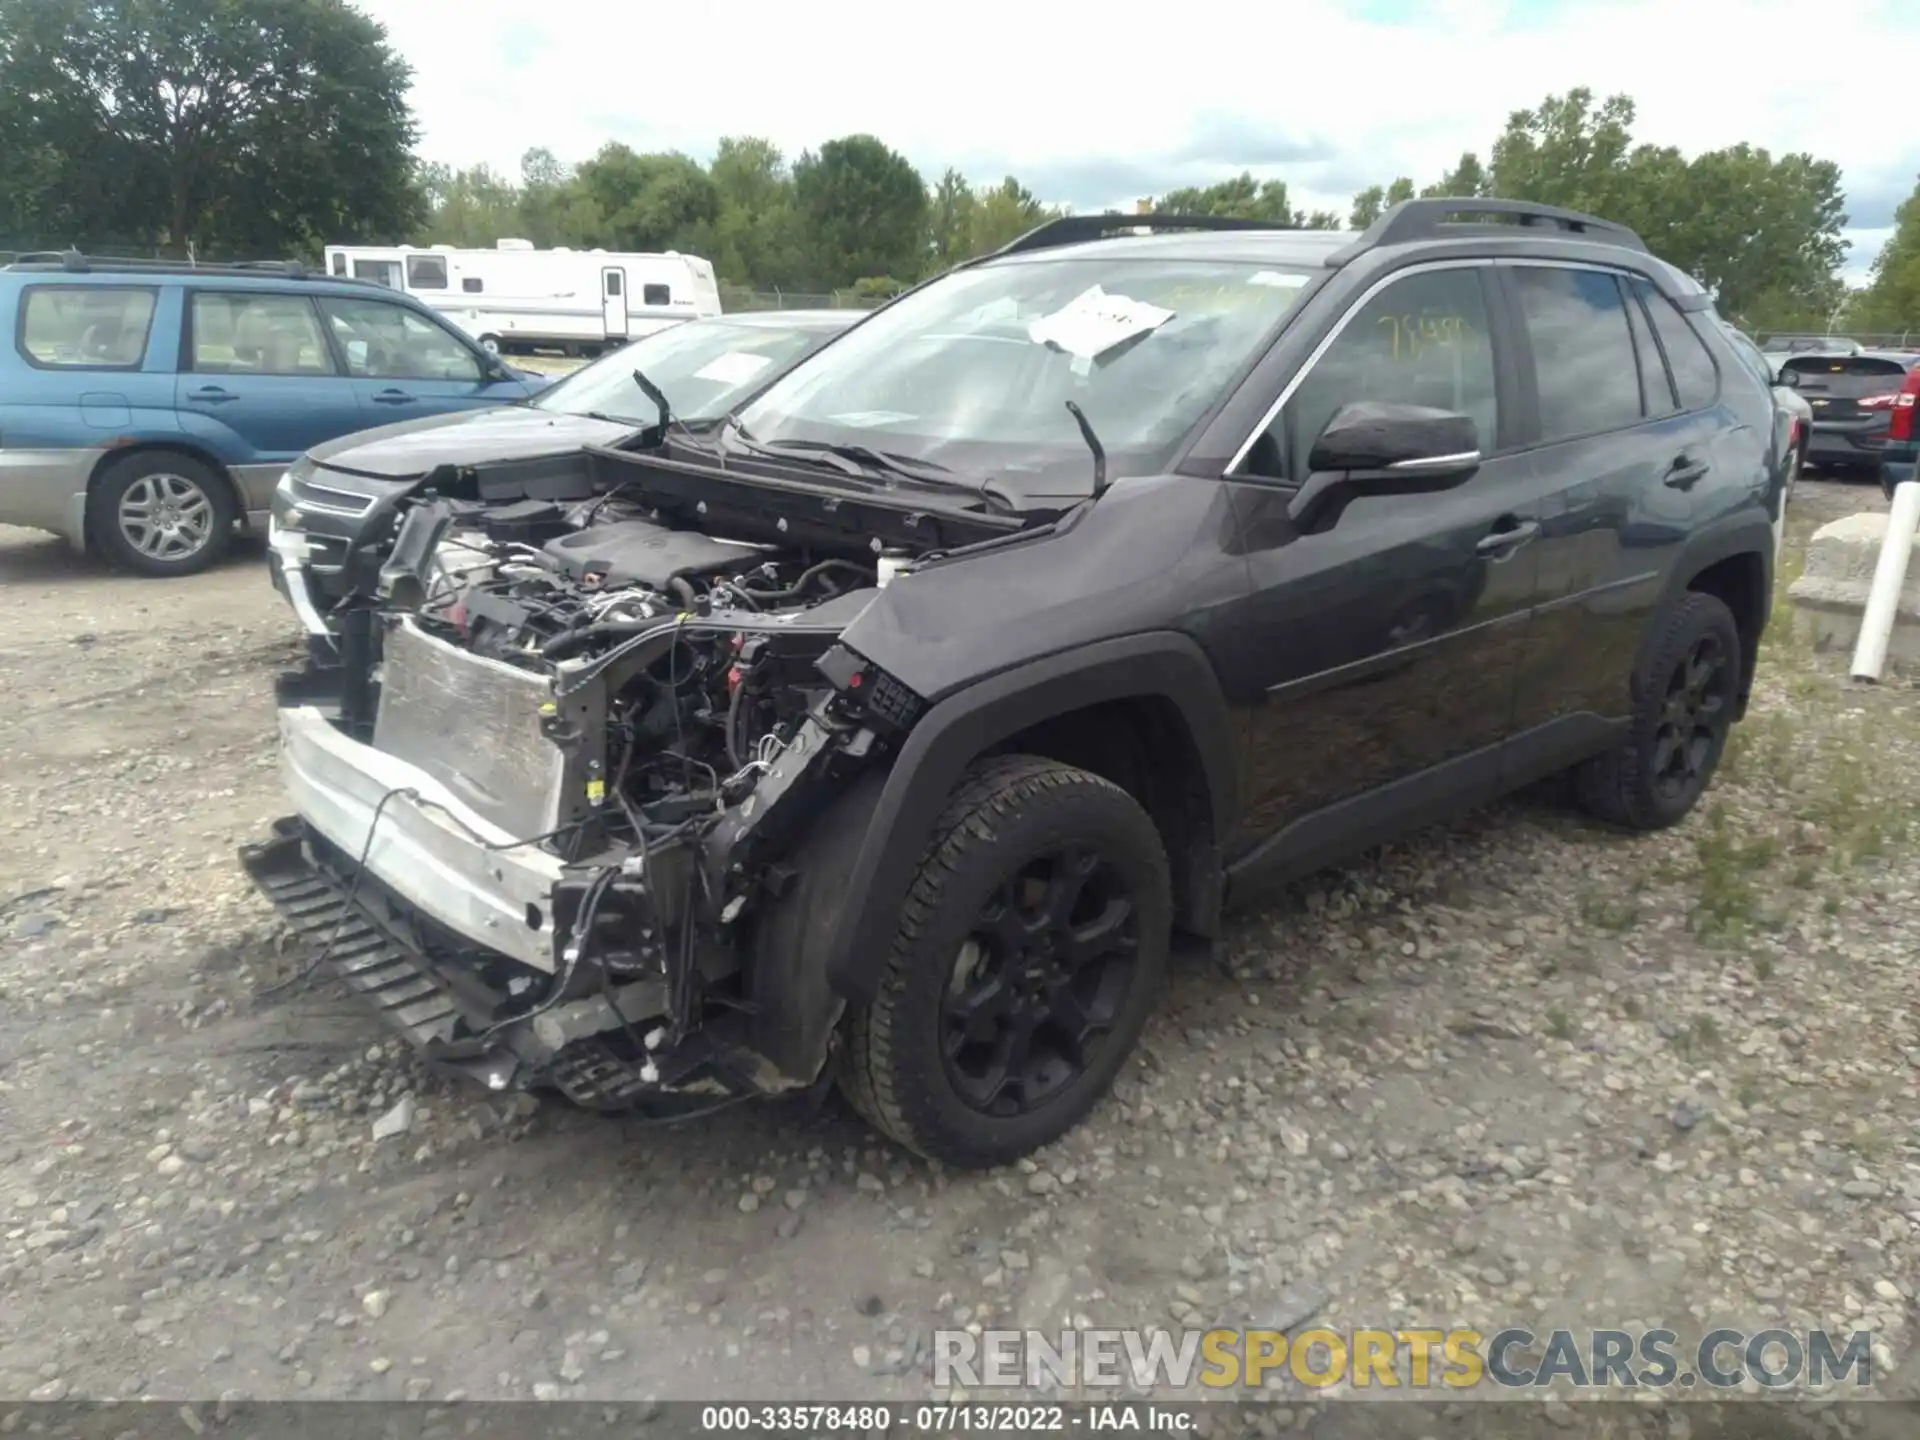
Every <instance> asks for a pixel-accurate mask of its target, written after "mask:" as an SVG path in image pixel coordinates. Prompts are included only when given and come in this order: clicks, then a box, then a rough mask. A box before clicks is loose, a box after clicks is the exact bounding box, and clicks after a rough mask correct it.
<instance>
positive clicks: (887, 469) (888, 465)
mask: <svg viewBox="0 0 1920 1440" xmlns="http://www.w3.org/2000/svg"><path fill="white" fill-rule="evenodd" d="M722 423H723V426H724V427H725V428H726V429H728V430H731V431H732V433H733V437H734V441H735V443H736V444H738V445H740V446H741V447H742V448H744V449H745V450H746V451H747V452H748V453H749V454H753V455H762V456H765V457H766V458H767V459H769V460H808V459H817V460H821V461H824V462H826V463H827V464H830V465H832V466H833V467H834V469H836V470H840V471H842V472H843V473H845V474H848V475H854V476H858V477H860V478H862V479H871V478H872V477H873V474H874V472H875V471H878V472H880V473H881V474H882V475H898V476H899V477H900V478H901V479H903V480H914V481H918V482H919V483H920V484H923V485H937V486H939V487H940V488H941V489H953V490H965V491H967V492H968V493H969V494H974V495H978V496H980V498H981V499H983V500H987V501H990V502H991V503H992V504H993V505H995V506H996V507H997V508H999V509H1001V510H1003V511H1006V512H1007V513H1009V514H1014V513H1018V511H1019V508H1020V507H1019V506H1018V505H1016V504H1015V503H1014V502H1013V500H1012V499H1011V498H1010V497H1009V496H1008V495H1007V493H1006V491H1004V490H1003V489H1001V488H1000V486H999V484H998V482H996V481H993V480H988V481H986V482H984V483H983V484H980V485H969V484H967V483H966V482H965V481H963V480H960V479H959V478H957V477H955V476H954V473H953V471H952V470H951V469H949V468H948V467H947V466H945V465H942V464H941V463H940V462H939V461H938V460H923V459H921V458H920V457H919V456H918V455H902V454H899V453H898V452H896V451H891V450H876V449H874V448H873V447H872V446H871V445H859V444H844V443H836V442H833V441H828V440H756V439H754V438H753V436H752V435H750V434H748V433H747V427H746V426H744V425H742V424H741V423H740V422H739V421H738V420H737V419H735V418H734V417H733V416H731V415H729V416H728V417H727V418H726V420H725V421H724V422H722Z"/></svg>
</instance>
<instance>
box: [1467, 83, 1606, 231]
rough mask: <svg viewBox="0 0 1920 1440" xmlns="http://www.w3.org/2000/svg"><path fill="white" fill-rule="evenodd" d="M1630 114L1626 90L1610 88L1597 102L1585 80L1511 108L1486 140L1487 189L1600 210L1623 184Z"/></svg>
mask: <svg viewBox="0 0 1920 1440" xmlns="http://www.w3.org/2000/svg"><path fill="white" fill-rule="evenodd" d="M1633 119H1634V108H1633V101H1632V100H1631V99H1630V98H1629V97H1627V96H1625V95H1611V96H1609V97H1608V98H1607V99H1606V100H1604V101H1602V102H1601V103H1600V105H1599V106H1598V107H1596V106H1595V105H1594V102H1593V92H1592V91H1591V90H1588V89H1585V88H1580V89H1575V90H1569V91H1568V92H1567V93H1566V94H1565V95H1549V96H1548V97H1547V98H1546V99H1545V100H1543V101H1542V102H1541V103H1540V105H1539V106H1538V107H1537V108H1535V109H1533V110H1516V111H1514V112H1513V113H1512V114H1511V115H1509V116H1508V117H1507V128H1506V129H1505V130H1504V131H1503V132H1502V133H1501V135H1500V138H1499V139H1498V140H1496V141H1494V144H1493V169H1492V177H1491V178H1492V187H1493V188H1492V193H1493V194H1495V195H1499V196H1504V197H1508V198H1511V199H1515V200H1533V201H1537V202H1539V203H1541V204H1544V205H1561V206H1565V207H1567V208H1568V209H1573V210H1587V211H1590V212H1592V213H1594V214H1598V215H1606V214H1607V213H1608V211H1609V210H1612V209H1617V208H1618V207H1617V206H1615V205H1614V204H1613V202H1614V200H1615V199H1616V197H1618V196H1619V195H1620V193H1621V191H1622V190H1623V189H1624V188H1628V185H1627V180H1626V177H1625V175H1624V173H1623V171H1624V166H1625V163H1626V159H1627V154H1628V152H1629V150H1631V149H1632V145H1633Z"/></svg>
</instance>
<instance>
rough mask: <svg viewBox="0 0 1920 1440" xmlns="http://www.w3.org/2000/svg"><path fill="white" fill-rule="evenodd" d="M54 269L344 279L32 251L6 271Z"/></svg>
mask: <svg viewBox="0 0 1920 1440" xmlns="http://www.w3.org/2000/svg"><path fill="white" fill-rule="evenodd" d="M56 267H57V268H58V269H60V270H64V271H66V272H67V273H68V274H73V275H86V274H92V273H94V272H96V271H99V272H104V273H106V274H109V275H113V274H135V275H248V276H261V275H280V276H284V277H286V278H287V279H289V280H344V279H346V277H345V276H344V275H328V274H326V273H325V272H324V271H319V270H313V269H310V268H309V267H308V266H306V265H304V264H302V263H301V262H300V261H298V260H235V261H229V262H222V263H219V264H207V265H203V264H199V263H197V262H194V261H190V260H137V259H118V258H115V257H113V256H108V255H86V254H83V253H82V252H80V251H78V250H33V251H27V252H24V253H22V254H19V255H16V256H15V257H14V258H13V260H12V261H11V262H10V263H9V264H8V266H7V267H6V268H8V269H32V270H45V269H53V268H56Z"/></svg>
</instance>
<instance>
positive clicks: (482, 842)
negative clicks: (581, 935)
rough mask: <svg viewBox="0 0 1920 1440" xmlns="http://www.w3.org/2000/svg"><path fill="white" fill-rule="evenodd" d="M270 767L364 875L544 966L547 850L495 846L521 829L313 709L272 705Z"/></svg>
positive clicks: (469, 934)
mask: <svg viewBox="0 0 1920 1440" xmlns="http://www.w3.org/2000/svg"><path fill="white" fill-rule="evenodd" d="M280 768H281V776H282V779H283V780H284V781H285V784H286V788H287V794H288V797H289V798H290V799H291V800H292V802H293V805H294V808H295V809H296V810H297V811H298V812H299V813H300V815H301V816H302V817H303V818H304V819H305V820H306V822H307V823H308V824H310V825H312V826H313V827H314V829H316V830H318V831H319V832H320V833H321V834H322V835H324V836H325V837H326V838H327V839H328V840H329V841H331V842H332V843H333V844H334V845H336V846H338V847H339V848H340V849H341V850H342V851H344V852H345V853H346V854H348V855H354V856H357V855H360V854H362V853H363V852H364V853H365V855H366V868H367V871H368V873H369V874H371V875H372V876H373V877H374V878H375V879H377V880H379V881H380V882H381V883H382V884H384V885H386V886H387V887H388V888H390V889H391V890H392V891H393V892H394V893H395V894H396V895H398V896H399V897H400V898H401V899H402V900H404V901H406V902H407V903H408V904H410V905H414V906H417V907H419V909H421V910H422V911H424V912H425V913H426V914H428V915H430V916H432V917H433V919H435V920H436V921H438V922H439V923H440V924H442V925H445V926H446V927H447V928H448V929H450V930H452V931H454V932H455V933H457V934H459V935H462V936H464V937H465V938H467V939H469V940H471V941H473V942H474V943H475V944H477V945H482V946H485V947H486V948H487V949H490V950H498V951H500V952H501V953H502V954H504V955H508V956H510V957H512V958H513V959H515V960H518V961H520V962H521V963H522V964H525V965H530V966H532V967H533V968H534V969H536V970H543V971H547V972H549V973H551V972H552V971H553V969H554V944H553V923H554V922H553V909H552V897H553V888H554V886H555V885H556V884H557V883H558V882H559V881H560V879H561V877H562V866H561V862H560V860H559V858H558V857H557V856H554V855H550V854H548V853H547V852H546V851H544V850H541V849H539V848H538V847H537V846H533V845H520V846H517V847H515V848H501V847H508V846H514V842H515V841H517V840H520V839H522V838H523V837H521V836H517V835H509V834H507V833H506V832H505V831H504V830H502V829H500V827H499V826H497V825H495V824H493V823H492V822H491V821H489V820H487V819H485V818H483V817H482V816H480V815H478V814H476V813H475V812H474V811H473V810H471V809H470V808H468V807H467V806H466V805H465V804H463V803H462V802H461V801H460V799H459V797H458V796H456V795H454V794H453V792H452V791H451V790H449V789H448V788H447V786H446V785H444V784H443V783H442V782H441V781H439V780H437V779H435V778H434V777H433V776H432V775H429V774H428V773H427V772H426V771H424V770H422V769H420V768H419V767H418V766H416V765H412V764H410V763H408V762H407V761H405V760H402V759H400V758H399V757H398V756H394V755H388V754H386V753H384V752H383V751H379V750H375V749H374V748H373V747H372V746H369V745H362V744H361V743H359V742H358V741H356V740H352V739H349V738H348V737H347V736H345V735H343V734H341V733H340V732H339V731H338V730H337V729H335V728H334V726H333V725H332V724H331V723H330V722H329V721H328V719H327V717H326V715H325V713H324V712H322V711H321V710H319V709H316V708H313V707H308V706H294V707H289V708H287V709H283V710H281V711H280ZM396 791H397V792H401V793H397V794H396V793H394V792H396ZM389 796H391V799H389V798H388V797H389ZM382 801H386V807H385V809H384V810H382V809H381V803H382ZM376 811H379V824H378V825H375V824H374V814H375V812H376ZM369 829H371V830H372V831H373V835H372V840H371V843H369V840H368V833H367V832H368V831H369Z"/></svg>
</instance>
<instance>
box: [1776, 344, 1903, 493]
mask: <svg viewBox="0 0 1920 1440" xmlns="http://www.w3.org/2000/svg"><path fill="white" fill-rule="evenodd" d="M1916 364H1920V356H1916V355H1910V354H1906V353H1904V352H1899V351H1892V350H1863V351H1861V352H1860V353H1858V354H1849V355H1836V354H1826V355H1794V356H1791V357H1790V358H1788V359H1786V360H1784V361H1782V362H1781V365H1780V383H1781V384H1783V385H1789V386H1791V387H1793V389H1794V391H1795V393H1797V394H1798V395H1800V396H1801V397H1802V398H1803V399H1805V400H1806V402H1807V404H1808V405H1809V406H1811V407H1812V409H1813V436H1812V438H1811V440H1810V441H1809V442H1808V445H1807V456H1806V458H1807V463H1808V464H1809V465H1819V466H1823V467H1827V468H1837V469H1866V468H1869V467H1873V468H1877V467H1878V466H1879V464H1880V460H1881V456H1882V452H1883V451H1884V450H1885V449H1886V444H1887V428H1888V421H1889V420H1890V419H1891V418H1892V416H1893V409H1894V404H1895V402H1896V400H1897V399H1898V398H1899V395H1900V389H1901V386H1902V385H1903V384H1905V382H1906V378H1907V374H1908V372H1909V371H1910V370H1912V369H1913V368H1914V366H1915V365H1916Z"/></svg>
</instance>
